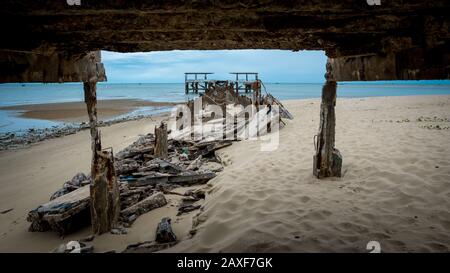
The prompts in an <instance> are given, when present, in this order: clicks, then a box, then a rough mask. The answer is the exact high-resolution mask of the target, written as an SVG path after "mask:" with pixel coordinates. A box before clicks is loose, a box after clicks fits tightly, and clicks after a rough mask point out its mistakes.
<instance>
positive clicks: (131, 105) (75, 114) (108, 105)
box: [0, 99, 174, 122]
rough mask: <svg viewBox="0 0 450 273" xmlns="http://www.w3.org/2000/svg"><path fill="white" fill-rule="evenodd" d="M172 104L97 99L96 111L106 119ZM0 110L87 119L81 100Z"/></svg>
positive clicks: (40, 116) (37, 116)
mask: <svg viewBox="0 0 450 273" xmlns="http://www.w3.org/2000/svg"><path fill="white" fill-rule="evenodd" d="M172 105H174V103H170V102H152V101H144V100H132V99H117V100H99V101H98V104H97V112H98V118H99V120H106V119H109V118H112V117H116V116H119V115H123V114H126V113H128V112H131V111H133V110H135V109H137V108H139V107H144V106H153V107H162V106H172ZM0 110H14V111H18V112H19V117H23V118H31V119H45V120H53V121H65V122H83V121H84V122H88V121H89V118H88V115H87V112H86V104H85V103H84V102H82V101H77V102H64V103H45V104H28V105H17V106H7V107H2V108H0Z"/></svg>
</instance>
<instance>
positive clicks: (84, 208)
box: [27, 85, 292, 252]
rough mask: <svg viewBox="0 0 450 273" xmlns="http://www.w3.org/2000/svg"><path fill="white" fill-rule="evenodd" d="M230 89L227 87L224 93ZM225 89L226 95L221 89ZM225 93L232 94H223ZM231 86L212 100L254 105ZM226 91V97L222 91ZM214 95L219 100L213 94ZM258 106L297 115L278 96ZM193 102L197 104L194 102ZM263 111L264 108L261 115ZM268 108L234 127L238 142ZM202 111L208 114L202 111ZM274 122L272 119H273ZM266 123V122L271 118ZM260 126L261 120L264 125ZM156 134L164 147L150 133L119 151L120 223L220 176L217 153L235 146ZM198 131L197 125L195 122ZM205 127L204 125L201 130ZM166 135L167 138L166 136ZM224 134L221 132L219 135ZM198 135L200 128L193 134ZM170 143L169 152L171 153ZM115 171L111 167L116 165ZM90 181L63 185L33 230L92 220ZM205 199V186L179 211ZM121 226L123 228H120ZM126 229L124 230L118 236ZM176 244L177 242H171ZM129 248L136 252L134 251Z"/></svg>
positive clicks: (35, 214) (36, 216) (34, 214)
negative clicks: (241, 133) (184, 189)
mask: <svg viewBox="0 0 450 273" xmlns="http://www.w3.org/2000/svg"><path fill="white" fill-rule="evenodd" d="M224 90H225V91H224ZM221 92H222V93H221ZM223 92H229V94H228V93H223ZM231 92H233V90H232V89H231V88H229V86H227V85H225V86H222V87H221V86H217V87H215V89H214V90H212V89H211V90H208V96H209V100H208V102H207V103H217V102H215V100H217V99H218V98H219V100H220V98H221V99H222V101H223V104H221V105H220V106H224V107H225V103H228V102H230V101H231V102H232V103H240V102H244V104H249V103H255V102H254V101H252V100H255V98H253V99H250V98H248V97H245V96H238V95H236V94H234V93H231ZM220 94H222V95H220ZM213 96H215V98H216V99H214V98H213ZM256 99H258V102H257V103H256V105H268V104H269V105H273V104H277V105H279V106H280V108H279V109H280V110H279V114H277V115H275V116H274V117H272V120H273V118H275V119H280V120H281V118H282V117H283V118H292V115H291V114H290V113H289V112H288V111H287V110H286V109H285V108H284V106H283V105H282V104H281V103H280V102H279V101H278V100H276V99H275V98H274V97H273V96H271V95H270V94H268V95H267V96H263V97H261V96H258V98H256ZM188 104H193V103H192V101H191V102H189V103H188ZM261 111H264V113H262V112H261ZM266 111H267V109H262V110H260V111H259V112H261V113H258V114H257V115H254V117H252V118H250V119H249V120H248V121H247V122H246V124H240V125H238V124H236V122H235V126H234V128H232V129H231V130H234V131H235V138H234V140H240V139H246V138H248V137H253V136H256V135H259V134H260V133H261V132H262V133H264V132H263V130H261V127H264V126H259V127H258V126H257V127H258V128H259V129H258V131H256V132H254V134H256V135H247V136H239V135H236V131H237V130H238V129H240V127H239V126H245V125H248V124H250V125H252V124H253V123H258V122H260V119H261V117H263V116H264V115H267V113H266ZM201 115H203V113H201ZM269 121H270V120H269ZM209 122H213V123H217V124H225V123H224V122H222V120H221V119H220V118H217V119H214V118H213V119H212V120H209ZM266 122H267V121H266ZM260 124H261V123H260ZM156 129H157V130H155V132H156V133H158V134H161V136H159V138H160V139H161V137H162V139H161V140H162V142H161V143H162V146H161V147H159V148H157V149H155V145H156V143H155V142H157V141H156V139H155V135H154V134H152V133H149V134H147V135H144V136H141V137H140V138H139V139H138V140H137V141H136V142H134V143H133V144H131V145H130V146H128V147H127V148H125V149H124V150H122V151H120V152H118V153H117V154H116V156H115V158H114V170H115V175H116V179H117V181H118V185H119V198H120V214H119V223H118V225H119V226H123V227H129V226H130V225H131V224H132V223H133V222H134V221H135V220H136V219H137V217H139V215H142V214H143V213H146V212H148V211H150V210H152V209H155V208H159V207H162V206H165V205H166V204H167V200H166V198H165V196H164V194H177V193H175V192H174V191H172V189H174V188H177V187H182V186H190V185H193V184H204V183H206V182H208V181H209V180H210V179H212V178H214V177H215V176H216V172H220V171H221V170H223V166H222V164H221V160H220V158H218V157H217V156H216V153H215V152H216V151H217V150H219V149H222V148H224V147H227V146H229V145H231V144H232V141H233V140H225V139H223V138H221V137H220V136H223V135H219V134H217V133H215V132H210V133H208V132H206V134H205V132H204V131H203V132H202V133H203V137H202V138H200V139H197V138H195V140H194V138H192V134H191V132H188V134H189V135H188V137H186V135H180V134H172V133H171V132H170V131H167V128H166V125H165V124H164V125H163V126H160V127H159V128H156ZM193 130H194V131H195V130H196V128H195V126H194V128H193ZM202 130H203V129H202ZM166 133H167V139H166V136H165V134H166ZM220 134H222V133H220ZM193 135H195V132H194V134H193ZM166 147H167V151H166ZM160 148H162V152H160V151H159V152H158V155H156V154H155V153H156V152H155V150H158V149H160ZM111 169H112V168H111ZM90 183H91V179H90V178H89V177H88V176H86V175H84V174H77V175H76V176H75V177H74V178H73V179H71V180H70V181H67V182H66V183H64V185H63V188H62V189H60V190H58V191H57V192H55V193H54V194H53V195H52V197H51V201H50V202H48V203H46V204H43V205H41V206H39V207H38V208H36V209H34V210H32V211H30V212H29V214H28V218H27V219H28V221H30V222H31V223H32V224H31V226H30V230H31V231H46V230H50V229H52V230H56V231H59V232H60V233H61V234H66V233H68V232H70V231H72V230H74V229H76V228H77V227H79V226H82V225H88V224H89V223H90V205H91V204H90V202H91V198H90V195H89V184H90ZM204 198H205V193H204V191H202V190H196V191H187V192H186V193H185V194H184V197H183V199H182V202H181V203H180V206H179V210H178V214H179V215H181V214H183V213H188V212H190V211H193V210H197V209H199V208H200V205H199V204H198V203H196V202H197V201H199V200H200V199H204ZM120 230H123V229H122V228H120ZM123 233H126V231H124V232H122V231H121V232H119V234H123ZM171 244H172V243H171ZM143 245H144V246H143V247H142V246H139V247H137V246H133V247H131V249H137V248H140V249H142V248H145V249H147V251H149V250H157V249H160V248H161V247H163V248H164V247H166V246H167V244H163V245H161V244H158V245H155V244H154V243H151V242H144V243H143ZM131 249H129V250H128V251H130V252H132V251H134V250H131Z"/></svg>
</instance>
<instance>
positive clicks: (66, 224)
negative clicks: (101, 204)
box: [27, 186, 90, 235]
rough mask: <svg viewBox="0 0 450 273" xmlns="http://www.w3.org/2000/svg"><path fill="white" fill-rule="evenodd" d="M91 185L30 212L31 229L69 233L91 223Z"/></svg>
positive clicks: (28, 218) (28, 219)
mask: <svg viewBox="0 0 450 273" xmlns="http://www.w3.org/2000/svg"><path fill="white" fill-rule="evenodd" d="M89 208H90V196H89V186H84V187H81V188H79V189H77V190H74V191H72V192H70V193H68V194H65V195H63V196H60V197H58V198H55V199H53V200H52V201H50V202H48V203H45V204H43V205H41V206H39V207H38V208H37V209H34V210H32V211H30V212H29V213H28V217H27V221H28V222H31V226H30V229H29V230H30V231H47V230H50V229H52V230H55V231H58V232H59V233H60V234H61V235H64V234H67V233H69V232H71V231H73V230H75V229H77V228H79V227H82V226H85V225H88V224H89V223H90V210H89Z"/></svg>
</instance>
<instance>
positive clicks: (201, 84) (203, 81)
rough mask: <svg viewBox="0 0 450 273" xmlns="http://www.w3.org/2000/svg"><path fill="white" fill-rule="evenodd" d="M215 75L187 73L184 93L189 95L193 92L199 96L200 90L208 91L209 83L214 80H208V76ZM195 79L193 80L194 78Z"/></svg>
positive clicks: (209, 73)
mask: <svg viewBox="0 0 450 273" xmlns="http://www.w3.org/2000/svg"><path fill="white" fill-rule="evenodd" d="M211 74H214V73H212V72H186V73H184V91H185V93H186V94H189V91H192V92H193V93H195V94H198V90H199V89H200V90H203V91H206V89H207V88H208V85H209V83H211V82H214V80H210V79H208V75H211ZM192 77H193V78H192Z"/></svg>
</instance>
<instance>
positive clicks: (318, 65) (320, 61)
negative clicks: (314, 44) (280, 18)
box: [102, 50, 326, 83]
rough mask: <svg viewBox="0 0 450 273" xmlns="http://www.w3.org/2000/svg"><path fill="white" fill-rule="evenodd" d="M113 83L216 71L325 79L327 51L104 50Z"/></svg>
mask: <svg viewBox="0 0 450 273" xmlns="http://www.w3.org/2000/svg"><path fill="white" fill-rule="evenodd" d="M102 62H103V64H104V65H105V69H106V75H107V77H108V82H110V83H181V82H184V72H214V75H210V76H209V78H211V79H220V80H226V79H232V78H233V76H232V75H229V72H258V73H259V78H260V79H261V80H262V81H263V82H278V83H321V82H324V74H325V64H326V56H325V53H324V52H323V51H297V52H293V51H287V50H174V51H155V52H140V53H116V52H108V51H102Z"/></svg>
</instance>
